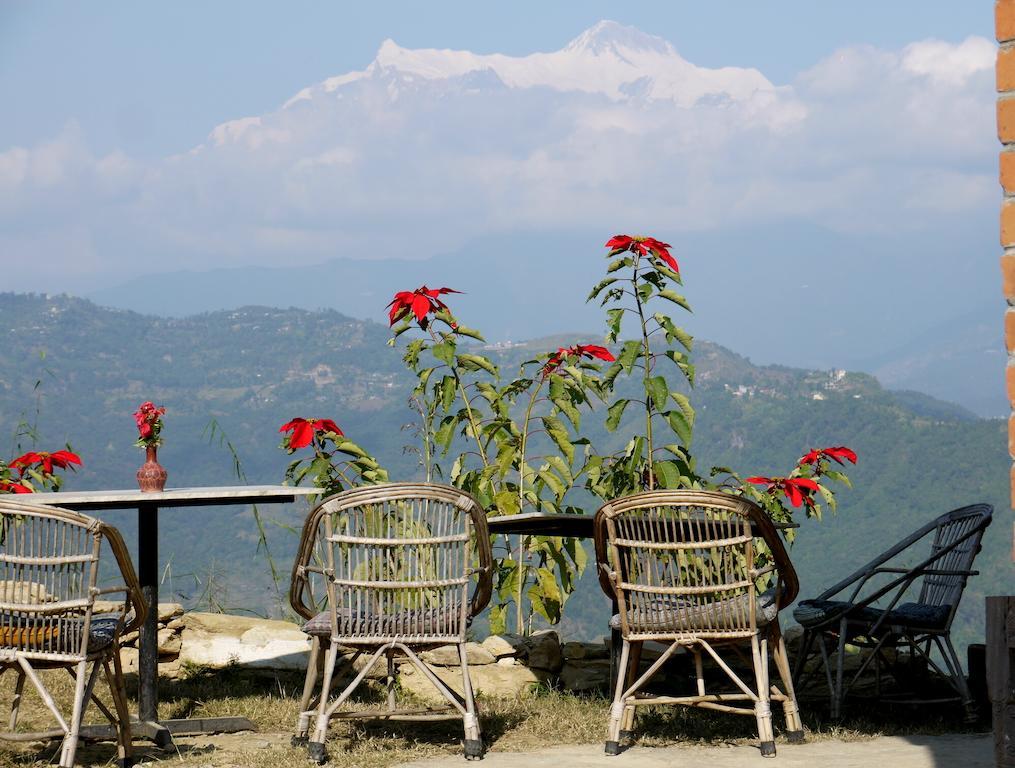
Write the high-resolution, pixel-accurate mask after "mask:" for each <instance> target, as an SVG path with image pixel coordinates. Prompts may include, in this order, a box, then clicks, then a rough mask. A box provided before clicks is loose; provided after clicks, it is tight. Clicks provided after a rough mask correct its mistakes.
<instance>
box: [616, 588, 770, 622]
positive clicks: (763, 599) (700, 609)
mask: <svg viewBox="0 0 1015 768" xmlns="http://www.w3.org/2000/svg"><path fill="white" fill-rule="evenodd" d="M674 605H676V606H679V607H681V608H682V609H683V610H681V612H680V613H679V614H677V615H676V616H673V615H672V614H670V615H667V614H666V613H665V612H666V611H668V610H672V609H673V607H674ZM749 610H750V605H749V598H748V596H747V595H746V594H744V595H739V596H737V597H733V598H730V599H728V600H716V601H715V602H712V603H709V604H707V605H695V604H693V603H690V602H687V601H681V600H679V599H678V600H676V601H672V600H654V601H652V603H651V604H650V607H649V608H648V609H647V610H643V609H639V608H634V609H632V610H630V611H628V614H627V622H628V626H630V627H631V628H632V630H634V631H636V632H646V631H649V632H651V631H660V632H667V631H675V632H683V631H687V630H708V629H711V628H719V627H722V626H723V617H724V616H729V615H733V616H744V615H746V614H747V611H749ZM755 611H756V613H755V616H756V619H757V622H758V626H759V627H763V626H765V625H766V624H768V623H769V622H771V621H773V620H774V619H775V617H776V616H778V614H779V610H778V605H777V604H776V600H775V590H774V589H770V590H768V591H767V592H763V593H761V594H760V595H758V597H757V602H756V604H755ZM673 619H676V621H674V620H673ZM610 627H611V628H612V629H620V614H614V616H613V617H612V618H611V619H610Z"/></svg>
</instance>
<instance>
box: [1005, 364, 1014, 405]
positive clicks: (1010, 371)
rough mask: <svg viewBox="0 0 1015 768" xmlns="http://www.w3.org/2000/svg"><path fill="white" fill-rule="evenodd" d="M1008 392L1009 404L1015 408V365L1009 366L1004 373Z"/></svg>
mask: <svg viewBox="0 0 1015 768" xmlns="http://www.w3.org/2000/svg"><path fill="white" fill-rule="evenodd" d="M1004 378H1005V382H1006V384H1007V390H1008V402H1010V403H1011V404H1012V407H1013V408H1015V365H1009V366H1008V367H1007V368H1006V369H1005V372H1004Z"/></svg>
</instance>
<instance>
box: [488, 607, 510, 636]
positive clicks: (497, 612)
mask: <svg viewBox="0 0 1015 768" xmlns="http://www.w3.org/2000/svg"><path fill="white" fill-rule="evenodd" d="M506 632H507V606H506V605H495V606H493V607H492V608H490V634H491V635H503V634H505V633H506Z"/></svg>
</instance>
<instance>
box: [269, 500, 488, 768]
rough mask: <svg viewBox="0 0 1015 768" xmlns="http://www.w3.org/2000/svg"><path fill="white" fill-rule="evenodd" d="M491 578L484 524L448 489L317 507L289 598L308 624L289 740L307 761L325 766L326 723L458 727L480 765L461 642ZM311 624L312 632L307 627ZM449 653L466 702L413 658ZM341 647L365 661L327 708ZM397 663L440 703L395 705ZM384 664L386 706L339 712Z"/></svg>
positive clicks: (471, 505) (471, 503)
mask: <svg viewBox="0 0 1015 768" xmlns="http://www.w3.org/2000/svg"><path fill="white" fill-rule="evenodd" d="M492 573H493V571H492V552H491V548H490V535H489V532H488V529H487V524H486V515H485V513H484V512H483V509H482V507H480V506H479V504H478V503H477V502H476V500H475V499H473V498H472V497H471V496H470V495H468V494H467V493H465V492H463V491H461V490H459V489H458V488H453V487H451V486H447V485H439V484H434V483H388V484H383V485H373V486H367V487H364V488H357V489H353V490H349V491H345V492H343V493H339V494H337V495H335V496H332V497H330V498H328V499H325V500H324V501H322V502H321V503H320V504H319V505H318V506H317V507H316V508H315V509H314V510H313V511H312V512H311V513H310V515H309V516H308V517H307V519H306V522H305V523H304V526H303V534H302V537H301V539H300V546H299V553H298V554H297V558H296V562H295V564H294V566H293V573H292V582H291V587H290V591H289V600H290V603H291V605H292V607H293V610H294V611H296V613H297V614H298V615H299V616H301V617H302V618H303V619H305V620H306V621H307V622H308V624H307V625H305V627H304V629H305V631H308V633H310V634H311V638H312V640H311V650H310V660H309V664H308V666H307V676H306V682H305V684H304V687H303V696H302V700H301V704H300V715H299V719H298V722H297V725H296V733H295V735H294V737H293V742H294V743H303V744H306V745H307V747H308V749H309V751H310V755H311V757H312V758H313V759H315V760H317V762H319V763H323V762H325V761H326V760H327V752H326V750H325V746H324V745H325V740H326V738H327V730H328V722H329V721H330V720H331V719H332V718H382V719H386V720H420V721H429V720H443V719H457V718H461V719H462V722H463V726H464V730H465V756H466V757H467V758H478V757H481V756H482V753H483V745H482V735H481V732H480V726H479V719H478V716H477V713H476V702H475V696H474V694H473V690H472V682H471V680H470V678H469V666H468V663H467V659H466V651H465V642H466V631H467V630H468V627H469V623H470V622H471V620H472V618H473V617H474V616H476V615H478V614H479V613H480V612H481V611H482V610H483V609H484V608H485V607H486V605H487V603H488V602H489V600H490V595H491V591H492ZM474 578H475V579H476V581H477V584H476V589H475V591H474V593H473V595H472V598H471V600H470V599H469V595H468V592H469V586H470V584H471V582H472V581H473V579H474ZM322 593H323V594H322ZM322 609H323V610H322ZM315 621H316V622H317V631H314V629H313V628H312V627H313V625H314V622H315ZM447 644H454V645H457V646H458V653H459V659H460V665H461V673H462V684H463V694H464V695H459V694H458V692H457V691H455V690H454V689H452V688H450V687H449V686H447V685H446V684H445V683H444V682H443V681H442V680H441V679H440V678H439V677H438V676H437V675H436V674H435V673H434V672H433V670H431V669H430V668H429V667H428V666H427V664H426V663H425V662H424V661H423V660H422V659H421V658H420V656H419V653H420V652H421V651H424V650H427V649H429V648H434V647H437V646H441V645H447ZM342 649H351V650H352V651H353V652H354V654H355V655H354V657H353V661H356V660H357V659H359V658H360V657H361V656H365V657H366V661H365V663H364V664H362V666H361V667H360V668H359V671H358V674H356V676H355V677H354V678H353V680H352V681H351V682H350V683H349V684H348V685H347V686H345V688H344V689H343V690H342V692H341V693H340V694H339V695H338V696H337V697H336V698H335V699H334V700H333V701H330V702H329V696H330V691H331V687H332V684H333V682H334V678H335V666H336V664H337V662H338V658H339V653H340V651H341V650H342ZM396 656H398V657H404V658H405V659H407V660H408V662H409V663H410V664H412V666H413V667H415V668H416V669H417V670H418V671H419V673H420V674H421V675H423V677H425V678H426V679H427V680H429V681H430V683H432V684H433V686H434V687H435V688H436V689H437V691H438V692H439V693H440V694H441V696H443V698H445V699H446V700H447V702H448V704H447V706H446V707H443V708H441V709H431V708H425V709H421V708H419V707H414V708H409V709H405V708H399V705H398V701H397V696H396V693H397V692H396V685H395V684H396V673H395V658H396ZM382 659H384V660H385V661H386V663H387V675H386V684H387V707H386V709H383V710H365V711H352V712H349V711H340V708H341V707H342V706H343V705H344V704H345V703H346V702H347V701H348V699H349V697H350V696H351V695H352V693H353V692H354V691H355V689H356V688H357V687H358V686H359V685H360V683H361V682H362V681H363V680H364V679H365V678H366V676H367V674H368V673H369V672H370V670H372V669H373V668H374V666H375V665H377V664H378V663H379V662H380V661H381V660H382ZM319 680H320V685H318V681H319ZM315 691H316V692H317V693H316V696H315ZM311 724H313V733H312V734H311Z"/></svg>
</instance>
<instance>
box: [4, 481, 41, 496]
mask: <svg viewBox="0 0 1015 768" xmlns="http://www.w3.org/2000/svg"><path fill="white" fill-rule="evenodd" d="M32 492H33V491H32V489H31V488H29V487H28V486H27V485H22V484H21V483H9V482H7V481H6V480H0V493H32Z"/></svg>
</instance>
